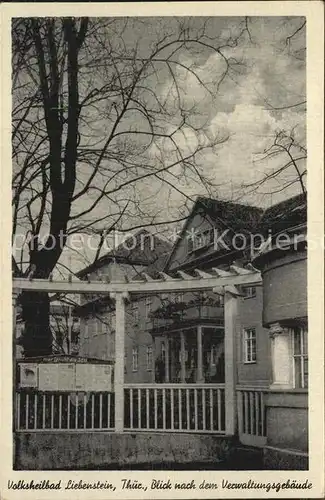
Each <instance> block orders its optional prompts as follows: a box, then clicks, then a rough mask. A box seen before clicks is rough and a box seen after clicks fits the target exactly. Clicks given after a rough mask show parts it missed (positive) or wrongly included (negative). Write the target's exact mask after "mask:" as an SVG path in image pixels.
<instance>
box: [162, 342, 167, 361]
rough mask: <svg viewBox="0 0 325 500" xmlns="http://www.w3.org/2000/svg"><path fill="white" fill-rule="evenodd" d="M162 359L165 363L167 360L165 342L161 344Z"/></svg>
mask: <svg viewBox="0 0 325 500" xmlns="http://www.w3.org/2000/svg"><path fill="white" fill-rule="evenodd" d="M161 359H162V361H163V362H164V363H165V360H166V344H165V342H162V343H161Z"/></svg>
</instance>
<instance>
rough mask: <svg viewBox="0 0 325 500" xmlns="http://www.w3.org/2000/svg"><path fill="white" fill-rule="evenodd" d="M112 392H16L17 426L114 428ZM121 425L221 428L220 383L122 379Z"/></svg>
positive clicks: (222, 430) (218, 430)
mask: <svg viewBox="0 0 325 500" xmlns="http://www.w3.org/2000/svg"><path fill="white" fill-rule="evenodd" d="M114 403H115V401H114V394H113V393H109V392H98V393H87V394H85V393H84V394H79V395H78V394H76V395H72V394H69V393H64V392H43V393H42V392H37V391H27V390H20V391H17V392H16V411H15V413H16V430H17V431H20V432H22V431H48V430H50V431H58V430H60V431H65V430H68V431H89V430H91V431H113V430H114V428H115V425H114V409H115V408H114V406H115V404H114ZM124 430H125V431H151V432H160V431H164V432H191V433H193V432H194V433H195V432H197V433H209V432H210V433H219V434H224V433H225V390H224V384H126V385H125V386H124Z"/></svg>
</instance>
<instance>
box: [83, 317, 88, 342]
mask: <svg viewBox="0 0 325 500" xmlns="http://www.w3.org/2000/svg"><path fill="white" fill-rule="evenodd" d="M84 338H85V339H88V338H89V327H88V319H85V330H84Z"/></svg>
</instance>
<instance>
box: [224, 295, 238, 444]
mask: <svg viewBox="0 0 325 500" xmlns="http://www.w3.org/2000/svg"><path fill="white" fill-rule="evenodd" d="M237 300H238V299H237V296H236V295H235V294H234V293H233V291H231V292H230V291H229V289H228V287H225V310H224V314H225V421H226V435H230V436H233V435H234V434H235V432H236V354H235V335H236V321H237V312H238V311H237V307H238V305H237Z"/></svg>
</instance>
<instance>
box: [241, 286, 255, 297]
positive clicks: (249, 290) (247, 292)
mask: <svg viewBox="0 0 325 500" xmlns="http://www.w3.org/2000/svg"><path fill="white" fill-rule="evenodd" d="M243 295H244V299H253V298H254V297H256V287H255V286H245V287H243Z"/></svg>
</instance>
